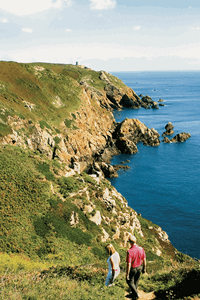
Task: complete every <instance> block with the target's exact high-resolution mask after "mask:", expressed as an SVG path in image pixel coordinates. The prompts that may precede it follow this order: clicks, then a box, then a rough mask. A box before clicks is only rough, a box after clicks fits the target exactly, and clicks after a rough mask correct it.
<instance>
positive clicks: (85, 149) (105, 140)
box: [0, 66, 190, 177]
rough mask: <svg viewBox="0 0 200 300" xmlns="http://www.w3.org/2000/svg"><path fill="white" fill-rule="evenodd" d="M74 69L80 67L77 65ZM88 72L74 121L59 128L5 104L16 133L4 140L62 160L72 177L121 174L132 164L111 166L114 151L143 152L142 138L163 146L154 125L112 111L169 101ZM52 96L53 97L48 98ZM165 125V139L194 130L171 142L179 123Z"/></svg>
mask: <svg viewBox="0 0 200 300" xmlns="http://www.w3.org/2000/svg"><path fill="white" fill-rule="evenodd" d="M70 68H71V67H70ZM70 70H71V69H70ZM74 70H75V71H77V68H76V69H74ZM71 71H72V70H71ZM32 72H33V73H34V75H33V76H35V77H36V78H37V80H39V79H40V78H41V77H42V76H44V75H45V74H46V73H45V72H46V69H45V68H44V67H38V66H34V67H33V68H32ZM84 72H85V73H84V74H83V75H82V77H81V78H80V80H78V81H74V83H73V85H74V88H78V89H79V91H80V92H79V98H80V100H81V103H82V104H81V106H80V107H79V108H78V109H77V110H76V111H74V112H73V113H71V114H70V118H69V119H66V120H64V121H63V122H61V123H60V125H59V127H58V128H55V127H54V126H55V125H52V124H48V123H47V122H46V121H39V122H34V121H32V120H30V119H26V118H21V117H20V115H17V114H16V115H13V113H12V114H11V115H9V111H8V109H6V108H4V109H3V110H2V111H1V114H2V116H3V117H4V115H8V117H7V122H6V123H5V122H4V126H7V127H9V131H12V133H9V134H7V135H0V143H1V144H2V145H6V144H10V145H14V146H19V147H22V148H25V149H31V150H34V151H39V152H40V153H41V154H44V155H45V156H46V157H48V158H49V159H57V160H58V161H60V162H61V163H65V164H66V165H67V168H66V169H67V171H66V176H71V175H73V174H76V173H77V172H78V173H80V172H82V171H83V170H85V171H86V172H89V173H91V174H96V175H97V176H100V175H101V176H105V177H116V176H117V170H118V169H119V168H124V169H127V168H128V167H127V166H125V165H121V166H112V165H110V160H111V158H112V157H113V156H114V155H118V154H120V153H126V154H134V153H137V152H138V149H137V143H139V142H142V143H143V144H144V145H148V146H153V147H155V146H159V145H160V143H161V141H160V135H159V133H158V132H157V131H156V130H155V129H154V128H151V129H149V128H148V127H147V126H146V125H145V124H143V123H142V122H140V121H139V120H137V119H127V118H126V119H125V120H123V121H122V122H120V123H118V122H115V120H114V116H113V113H112V112H113V110H121V109H123V108H131V109H139V108H141V107H142V108H145V109H159V105H160V104H163V102H164V100H163V99H159V101H158V102H159V104H158V103H157V102H155V101H153V100H152V98H151V97H150V96H148V95H146V96H144V95H142V94H141V95H139V96H138V95H137V94H136V93H135V92H134V91H133V90H132V89H131V88H129V87H127V86H126V85H125V84H124V83H123V82H122V81H121V80H120V79H118V78H117V77H114V76H112V75H111V74H109V73H107V72H105V71H100V72H95V71H91V70H85V71H84ZM45 76H46V75H45ZM51 76H52V78H54V77H55V76H57V75H56V74H54V73H53V72H52V73H51ZM53 76H54V77H53ZM92 76H93V77H92ZM35 77H34V80H35ZM56 78H57V77H56ZM92 78H93V79H92ZM50 79H51V77H50ZM14 80H15V78H14ZM43 90H45V89H43ZM72 93H74V91H72ZM49 97H50V96H49V95H48V99H49ZM51 97H52V99H53V100H52V105H54V107H55V109H61V108H62V107H64V103H63V102H62V99H61V98H60V97H59V95H57V96H56V97H55V95H52V96H51ZM5 99H7V98H5ZM18 99H21V105H22V107H23V109H25V110H27V112H28V113H30V112H31V113H32V114H34V111H35V110H36V109H39V108H38V107H37V103H36V104H34V103H29V102H28V101H25V100H23V98H22V97H21V96H20V95H19V96H18ZM163 105H164V104H163ZM71 124H73V126H71ZM165 129H166V131H165V132H164V133H163V137H164V139H163V142H165V143H171V142H172V143H174V142H183V141H185V140H186V139H188V138H189V137H190V134H188V133H180V134H178V135H176V136H175V137H173V138H172V139H171V140H169V138H168V137H167V136H169V135H172V134H173V133H174V131H173V125H172V124H171V123H170V122H169V123H168V124H167V125H166V126H165Z"/></svg>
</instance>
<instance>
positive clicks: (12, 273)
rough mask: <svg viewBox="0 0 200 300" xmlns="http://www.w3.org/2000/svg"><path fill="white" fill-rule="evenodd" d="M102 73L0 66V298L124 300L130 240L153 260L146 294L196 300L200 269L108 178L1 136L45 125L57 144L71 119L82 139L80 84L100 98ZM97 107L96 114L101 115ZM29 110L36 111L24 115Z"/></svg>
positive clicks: (73, 68) (144, 282) (149, 263)
mask: <svg viewBox="0 0 200 300" xmlns="http://www.w3.org/2000/svg"><path fill="white" fill-rule="evenodd" d="M35 67H36V68H35ZM43 68H44V69H43ZM99 74H100V73H99V72H95V71H92V70H90V69H83V68H80V67H79V66H72V65H53V64H52V65H51V64H42V63H37V64H17V63H13V62H10V63H6V62H0V137H1V138H2V141H3V142H2V143H1V144H0V170H1V173H0V174H1V175H0V211H1V230H0V277H1V283H0V284H1V294H0V299H29V300H35V299H83V300H84V299H97V298H98V299H111V300H112V299H120V300H121V299H124V294H125V290H127V285H126V283H125V273H124V272H125V268H126V262H125V257H126V251H127V249H128V245H127V243H126V240H125V236H126V234H128V233H133V234H134V235H135V236H136V237H137V242H138V244H139V245H141V246H142V247H144V249H145V251H146V254H147V266H148V267H147V272H148V274H149V275H148V276H145V275H144V276H143V277H142V279H141V281H140V288H141V289H142V290H144V291H146V292H150V291H154V292H155V294H156V295H157V297H161V299H198V298H197V296H196V298H194V297H195V295H198V293H200V290H199V284H198V283H199V279H200V267H199V262H197V261H195V260H193V259H192V258H190V257H189V256H187V255H184V254H182V253H180V252H179V251H177V250H176V249H175V248H174V247H173V246H172V245H171V243H170V242H169V240H168V239H167V238H166V237H165V233H164V232H163V231H162V230H161V228H159V226H158V225H156V224H153V223H152V222H151V221H149V220H146V219H144V218H143V217H142V216H140V215H138V214H137V212H135V211H134V209H132V208H130V207H129V206H128V204H127V201H126V199H125V198H124V197H123V196H122V195H120V194H119V193H118V192H117V191H116V190H115V189H114V187H112V186H111V184H110V183H109V181H108V180H107V179H105V178H104V177H95V176H93V175H90V174H88V173H87V168H86V169H85V171H81V172H75V171H74V169H73V170H72V171H73V172H72V173H71V176H69V175H70V170H71V169H70V165H69V164H67V161H66V162H65V161H62V160H60V159H59V158H58V157H54V159H52V158H51V157H48V156H47V155H46V153H42V151H39V150H37V149H31V148H29V147H28V146H27V144H26V143H25V144H23V143H22V144H21V145H20V146H18V145H15V144H13V145H12V141H11V144H9V143H6V142H5V141H6V139H3V138H6V137H7V136H9V134H11V133H13V125H12V124H11V125H9V124H10V123H9V120H10V118H12V117H14V118H15V119H16V116H18V117H19V119H18V121H19V122H22V123H20V124H23V126H21V127H20V126H19V128H18V135H19V136H20V131H21V136H24V135H26V136H27V138H28V137H29V135H30V134H31V131H32V130H33V128H32V127H33V126H35V124H36V123H39V124H40V128H41V130H43V131H45V132H46V131H47V132H48V134H49V135H52V136H53V138H54V142H55V144H56V145H57V147H59V145H60V140H61V139H62V137H61V136H60V135H59V134H60V132H61V131H62V130H63V127H62V126H61V123H62V122H65V123H66V124H67V125H68V127H67V126H66V127H67V129H68V130H70V132H72V134H74V135H75V136H77V137H78V129H77V128H76V115H78V112H79V108H80V107H81V106H84V105H85V106H86V103H84V98H82V97H81V95H82V87H81V84H80V82H81V80H86V79H87V82H88V84H89V86H90V89H91V88H93V89H95V91H96V90H98V91H99V92H101V93H103V92H104V89H105V83H104V82H103V81H102V80H100V79H99ZM107 76H108V77H109V80H110V81H113V83H114V82H115V85H116V86H117V87H118V88H119V89H120V88H124V84H123V83H122V82H121V81H120V80H118V79H117V78H115V77H113V76H111V75H107ZM88 89H89V88H88ZM56 101H57V102H56ZM91 101H94V107H93V109H94V110H95V109H96V110H95V113H96V112H97V111H100V110H101V111H102V112H103V111H104V110H105V108H102V107H100V106H99V105H97V104H96V103H95V99H94V98H93V100H91ZM30 104H31V105H32V107H34V105H35V107H34V108H33V109H32V108H31V107H29V108H28V109H27V105H30ZM75 112H76V114H75ZM105 114H107V115H108V116H111V113H110V112H107V111H105ZM89 117H90V116H89V115H88V118H89ZM67 120H68V122H67ZM23 121H28V123H26V122H25V123H23ZM24 124H26V126H25V125H24ZM27 124H28V125H27ZM92 130H94V129H93V128H92V129H91V131H92ZM63 132H64V134H65V135H66V133H65V131H64V130H63ZM55 136H56V137H57V138H55ZM65 143H66V144H67V139H66V141H65ZM99 215H100V216H101V219H100V221H99V223H98V222H97V221H96V220H95V217H96V218H97V216H99ZM133 224H136V225H133ZM134 226H135V227H134ZM105 232H106V234H107V235H106V234H105ZM169 239H170V237H169ZM108 243H112V244H113V245H114V247H115V248H116V250H117V251H118V252H119V254H120V256H121V261H122V263H121V274H120V275H119V277H118V278H117V279H116V282H115V286H112V287H110V288H105V287H104V282H105V278H106V274H107V262H106V261H107V258H108V255H107V252H106V250H105V246H106V245H107V244H108ZM186 287H187V288H186ZM192 295H193V296H192ZM156 299H157V298H156Z"/></svg>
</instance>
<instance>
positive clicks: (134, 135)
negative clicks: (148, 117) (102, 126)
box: [113, 118, 160, 154]
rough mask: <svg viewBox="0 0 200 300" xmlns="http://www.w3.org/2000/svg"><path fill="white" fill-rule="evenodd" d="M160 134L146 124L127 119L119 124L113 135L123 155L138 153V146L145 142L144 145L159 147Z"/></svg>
mask: <svg viewBox="0 0 200 300" xmlns="http://www.w3.org/2000/svg"><path fill="white" fill-rule="evenodd" d="M159 136H160V135H159V133H158V132H157V131H156V130H155V129H154V128H152V129H149V128H148V127H147V126H146V125H145V124H143V123H142V122H140V121H139V120H137V119H128V118H126V119H125V120H124V121H122V122H121V123H119V124H117V126H116V129H115V132H114V134H113V137H114V139H116V145H117V147H118V149H119V150H120V151H121V152H122V153H129V154H132V153H136V152H137V151H138V149H137V146H136V144H137V143H138V142H143V144H144V145H149V146H158V145H159V144H160V140H159Z"/></svg>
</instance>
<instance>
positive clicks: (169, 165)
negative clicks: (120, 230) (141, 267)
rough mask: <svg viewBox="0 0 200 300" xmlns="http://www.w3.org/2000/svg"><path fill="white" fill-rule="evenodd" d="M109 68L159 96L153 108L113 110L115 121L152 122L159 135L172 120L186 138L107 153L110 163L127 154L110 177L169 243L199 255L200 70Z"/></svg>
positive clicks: (142, 91)
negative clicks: (160, 103)
mask: <svg viewBox="0 0 200 300" xmlns="http://www.w3.org/2000/svg"><path fill="white" fill-rule="evenodd" d="M112 74H113V75H115V76H117V77H118V78H120V79H122V80H123V82H124V83H125V84H126V85H127V86H129V87H131V88H132V89H133V90H134V91H135V92H136V93H137V94H138V95H139V94H143V95H149V96H151V97H152V99H153V100H154V101H158V100H159V99H160V98H162V99H163V100H164V102H163V103H164V104H165V106H160V107H159V109H144V108H140V109H138V110H133V109H123V110H122V111H115V112H114V116H115V119H116V121H117V122H121V121H122V120H124V119H125V118H126V117H127V118H136V119H139V120H140V121H141V122H143V123H144V124H145V125H146V126H148V127H149V128H155V129H156V130H157V131H158V133H159V134H160V135H161V137H160V139H161V141H162V139H163V138H162V133H163V132H164V131H165V125H166V124H167V123H168V122H172V124H173V125H174V131H175V134H177V133H180V132H189V133H190V134H191V138H190V139H188V140H187V141H186V142H184V143H175V144H165V143H163V142H161V144H160V145H159V146H158V147H149V146H144V145H143V144H141V143H139V144H138V145H137V146H138V150H139V152H138V153H136V154H133V155H122V154H121V155H118V156H116V157H113V159H112V164H120V163H121V161H126V160H127V159H128V160H130V162H129V163H128V165H129V166H130V167H131V169H130V170H128V171H123V170H120V171H119V177H118V178H112V179H110V181H111V183H112V185H113V186H115V187H116V188H117V190H118V191H119V192H120V193H121V194H122V195H123V196H124V197H125V198H126V199H127V201H128V204H129V206H131V207H132V208H133V209H135V210H136V211H137V212H138V213H141V214H142V216H143V217H144V218H147V219H149V220H151V221H152V222H153V223H155V224H158V225H159V226H161V228H162V229H163V230H164V231H166V232H167V234H168V235H169V239H170V242H171V243H172V244H173V246H174V247H175V248H177V249H178V250H179V251H181V252H183V253H186V254H188V255H190V256H192V257H195V258H198V259H200V72H198V71H191V72H183V71H181V72H118V73H116V72H115V73H112ZM175 134H174V135H175ZM174 135H173V136H174Z"/></svg>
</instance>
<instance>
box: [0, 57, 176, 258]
mask: <svg viewBox="0 0 200 300" xmlns="http://www.w3.org/2000/svg"><path fill="white" fill-rule="evenodd" d="M0 67H1V68H0V84H1V85H0V145H1V149H2V153H1V157H0V158H1V168H2V169H4V173H2V174H3V175H2V176H4V177H5V181H2V190H5V191H6V192H3V194H2V201H3V203H4V204H3V207H4V206H5V207H6V209H5V208H3V214H4V216H5V222H4V231H5V232H4V233H5V235H8V237H7V238H6V239H5V240H4V248H3V250H4V251H5V249H7V246H6V245H7V242H8V241H9V244H10V245H11V246H9V247H11V248H12V250H13V249H14V251H15V250H16V249H17V251H20V250H19V247H18V246H16V242H15V239H16V237H15V232H14V231H13V228H12V226H11V228H12V229H11V230H10V229H9V228H10V225H9V224H13V226H17V227H16V228H17V231H16V232H18V233H19V235H18V237H17V241H18V242H19V244H20V243H21V244H22V245H23V247H22V246H21V249H22V250H23V251H25V249H26V246H27V244H26V242H25V241H24V240H23V234H22V233H23V232H22V229H21V227H20V226H18V225H16V224H17V223H16V222H17V221H16V220H14V221H12V215H15V216H16V218H17V216H18V219H20V220H22V219H23V218H24V216H26V218H25V221H24V222H25V223H24V224H23V228H24V227H26V226H27V228H29V232H30V234H32V235H33V236H35V240H36V242H30V244H31V245H32V244H33V245H32V246H30V247H29V248H31V247H34V243H35V244H36V247H37V249H40V250H37V252H38V251H39V252H40V251H43V250H41V249H43V248H45V249H46V250H45V251H47V252H48V251H49V250H48V249H47V248H48V247H50V244H51V243H52V245H54V244H56V243H55V240H54V239H53V236H54V237H55V238H59V235H58V236H57V233H58V232H61V231H62V230H61V227H60V225H59V224H63V225H62V227H63V228H64V229H63V230H64V231H63V233H62V234H63V236H67V238H68V239H69V240H70V238H71V236H70V235H69V234H71V233H70V232H72V231H71V228H72V229H73V230H74V233H76V232H79V235H80V236H81V235H82V234H83V235H84V232H85V231H86V232H87V231H88V229H89V228H90V226H92V225H91V224H95V225H96V226H98V227H99V228H98V229H94V228H93V227H91V228H93V229H94V233H93V236H92V237H91V238H93V240H94V241H95V242H96V241H100V242H106V241H108V240H113V241H115V240H116V241H119V243H120V245H121V246H123V247H126V243H127V239H128V236H129V235H130V234H132V233H134V234H136V235H138V237H139V239H140V238H141V239H143V240H144V241H145V240H147V239H148V235H154V236H156V241H155V243H154V246H152V245H150V244H148V248H149V251H150V253H153V255H156V256H161V255H162V253H163V252H164V253H165V254H166V253H167V251H168V252H170V256H171V257H174V256H175V250H174V249H173V247H172V246H171V244H170V242H169V240H168V237H167V235H166V233H164V232H163V231H162V230H161V229H160V228H159V227H158V226H156V225H152V226H150V225H149V224H150V222H149V223H145V226H143V227H144V228H142V225H141V224H142V222H143V218H140V217H139V216H138V214H137V212H135V211H134V210H133V209H131V208H130V207H128V205H127V202H126V200H125V199H124V198H123V197H122V195H120V194H119V193H118V192H117V191H116V190H115V189H114V188H113V187H112V186H110V185H109V183H108V182H107V181H105V178H104V175H105V174H106V176H110V175H112V176H116V172H115V169H114V168H113V166H111V165H109V160H110V158H111V156H112V155H115V154H118V153H135V152H137V146H136V144H137V143H138V142H143V143H144V144H145V145H151V146H157V145H159V142H160V141H159V134H158V133H157V131H156V130H154V129H149V128H147V127H146V126H145V125H144V124H143V123H141V122H140V121H139V120H135V119H132V120H129V119H126V120H124V121H123V122H121V123H116V122H115V120H114V117H113V113H112V110H113V109H121V108H122V107H123V106H126V107H130V108H133V109H138V108H139V107H141V105H142V106H144V107H145V105H147V104H146V102H145V101H144V102H143V100H142V99H140V98H139V97H138V96H137V95H136V94H135V92H134V91H133V90H132V89H130V88H128V87H127V86H125V85H124V84H123V82H122V81H121V80H119V79H118V78H116V77H114V76H112V75H110V74H108V73H106V72H103V71H101V72H95V71H92V70H90V69H83V68H79V67H75V66H71V65H48V64H16V63H5V62H1V63H0ZM143 98H144V97H143ZM149 103H151V101H150V100H149ZM8 146H12V147H11V149H12V151H11V153H14V155H16V157H17V159H16V161H15V160H13V159H11V157H12V156H11V154H10V148H9V147H8ZM14 149H15V150H14ZM19 149H23V150H21V151H22V152H20V150H19ZM21 153H22V154H21ZM3 157H6V158H7V160H4V159H3ZM25 157H26V159H25ZM11 162H12V164H11ZM23 164H25V166H23ZM8 165H12V170H13V171H12V174H10V171H9V170H7V166H8ZM26 166H30V170H28V169H27V167H26ZM14 170H15V171H14ZM17 170H19V171H17ZM83 170H86V171H87V172H88V173H89V174H91V177H85V176H86V175H82V174H81V172H82V171H83ZM38 172H39V173H38ZM26 174H27V175H26ZM30 174H31V178H32V179H30V178H29V177H30V176H29V175H30ZM73 175H74V176H73ZM24 176H25V177H24ZM8 177H9V178H10V179H9V180H10V182H11V185H12V188H11V189H9V188H8V186H7V184H6V185H5V182H7V178H8ZM21 178H23V180H21ZM68 178H69V179H68ZM92 178H93V179H92ZM29 186H31V189H30V190H29V189H28V188H27V187H29ZM31 190H33V191H35V192H34V193H30V192H31ZM38 194H39V195H41V196H40V197H38ZM27 195H28V197H27ZM8 198H9V201H7V199H8ZM47 199H50V200H47ZM52 199H53V200H52ZM8 203H9V205H8ZM32 204H34V205H33V206H32ZM38 204H39V206H38ZM7 205H8V206H7ZM18 205H19V207H20V208H21V207H23V209H22V210H20V208H19V207H18ZM33 207H35V208H33ZM11 208H12V209H11ZM34 210H35V213H34V214H36V216H37V218H36V217H34V216H33V211H34ZM7 217H8V219H9V222H8V221H7ZM13 222H14V223H13ZM87 222H89V224H90V225H87ZM52 224H53V225H52ZM146 224H148V226H147V225H146ZM40 226H42V229H40ZM52 226H53V227H52ZM52 228H56V230H53V229H52ZM93 229H92V230H93ZM23 230H24V229H23ZM41 230H42V231H41ZM60 234H61V233H60ZM62 234H61V235H62ZM49 235H50V236H51V237H50V238H49ZM86 236H87V234H86ZM86 236H85V238H86ZM21 237H22V240H21ZM30 239H31V237H30V236H29V233H28V232H27V240H30ZM49 239H50V240H51V242H49ZM2 245H3V244H2ZM52 247H53V249H54V250H53V251H56V250H55V247H54V246H52ZM169 249H170V250H169ZM29 251H30V252H31V251H32V248H31V249H29ZM39 252H38V253H39Z"/></svg>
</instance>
